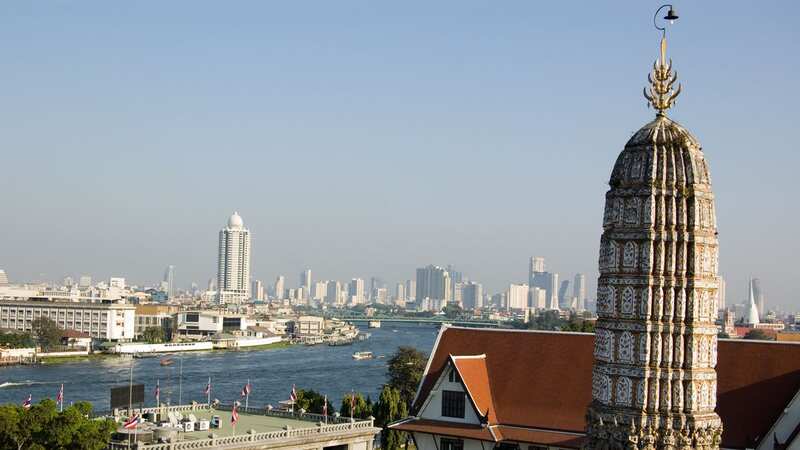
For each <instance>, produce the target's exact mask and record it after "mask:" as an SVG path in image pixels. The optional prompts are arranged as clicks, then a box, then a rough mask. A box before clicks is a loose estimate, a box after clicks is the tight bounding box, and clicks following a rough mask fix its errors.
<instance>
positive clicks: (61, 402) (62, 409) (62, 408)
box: [58, 383, 64, 412]
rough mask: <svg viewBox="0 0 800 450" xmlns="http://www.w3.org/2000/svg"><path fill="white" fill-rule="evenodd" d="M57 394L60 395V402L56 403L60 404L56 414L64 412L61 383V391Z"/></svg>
mask: <svg viewBox="0 0 800 450" xmlns="http://www.w3.org/2000/svg"><path fill="white" fill-rule="evenodd" d="M59 393H60V394H61V395H60V397H61V401H60V402H58V403H59V404H60V406H59V411H58V412H64V383H61V390H60V391H59Z"/></svg>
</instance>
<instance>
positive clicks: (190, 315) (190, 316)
mask: <svg viewBox="0 0 800 450" xmlns="http://www.w3.org/2000/svg"><path fill="white" fill-rule="evenodd" d="M176 317H177V318H178V320H177V325H176V331H177V332H178V334H179V335H182V336H195V337H209V336H213V335H215V334H218V333H223V332H225V333H238V332H242V331H244V330H246V329H247V325H248V323H247V318H246V317H245V316H244V315H242V314H232V313H226V312H219V311H184V312H180V313H178V314H177V315H176Z"/></svg>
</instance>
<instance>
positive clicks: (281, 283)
mask: <svg viewBox="0 0 800 450" xmlns="http://www.w3.org/2000/svg"><path fill="white" fill-rule="evenodd" d="M274 291H275V292H274V294H275V298H276V299H277V300H283V299H284V298H286V277H284V276H283V275H278V278H276V279H275V288H274Z"/></svg>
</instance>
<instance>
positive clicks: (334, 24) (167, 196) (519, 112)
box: [0, 2, 800, 309]
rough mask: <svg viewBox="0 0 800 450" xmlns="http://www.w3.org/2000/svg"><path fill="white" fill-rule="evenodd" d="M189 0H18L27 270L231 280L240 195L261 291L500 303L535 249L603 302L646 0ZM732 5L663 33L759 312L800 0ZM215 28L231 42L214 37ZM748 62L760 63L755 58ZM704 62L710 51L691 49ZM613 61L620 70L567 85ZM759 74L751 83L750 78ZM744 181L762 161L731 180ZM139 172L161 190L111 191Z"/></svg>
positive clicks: (702, 7) (19, 259) (21, 273)
mask: <svg viewBox="0 0 800 450" xmlns="http://www.w3.org/2000/svg"><path fill="white" fill-rule="evenodd" d="M184 5H185V4H181V3H180V2H178V3H175V4H171V5H164V6H163V7H161V8H159V9H158V10H157V14H156V10H155V9H153V8H152V7H148V6H146V5H127V6H125V7H124V13H123V12H120V10H116V9H115V10H114V11H112V10H111V9H110V8H111V6H108V5H104V4H102V3H99V2H86V3H81V4H73V5H60V6H55V7H51V6H47V7H45V6H43V5H28V4H14V5H5V6H4V14H3V15H2V16H3V17H4V19H2V20H3V23H2V24H3V27H0V36H2V37H3V38H5V39H4V40H5V41H6V42H14V45H12V46H10V47H9V49H8V52H9V53H8V61H9V63H8V64H7V70H8V80H9V81H8V82H7V83H5V85H4V86H3V87H0V95H3V98H4V102H5V104H6V108H4V112H3V113H2V114H3V120H4V123H5V124H6V128H7V132H6V133H4V135H3V144H4V147H5V148H8V149H11V150H10V151H8V152H7V153H8V155H6V159H5V163H6V164H8V165H9V167H16V168H31V167H36V168H37V179H38V180H39V181H38V182H37V183H31V182H30V176H31V172H30V171H29V170H13V171H10V173H9V174H8V175H7V176H6V177H4V178H3V180H0V189H3V191H4V192H7V193H11V194H13V195H9V196H8V201H7V204H6V205H5V208H6V211H5V212H6V214H5V217H6V220H5V221H4V222H3V223H2V224H0V235H2V236H3V238H2V239H0V248H3V254H2V255H0V267H2V268H4V269H5V270H6V271H7V272H8V273H9V276H10V277H11V279H12V281H13V280H34V279H36V278H40V274H42V273H44V274H45V277H44V278H47V279H49V280H59V279H61V278H63V277H64V276H65V275H71V276H77V275H80V274H81V273H89V274H92V275H93V276H95V277H96V278H106V279H107V278H108V277H110V276H113V275H117V274H125V276H126V277H128V278H129V279H131V280H141V281H144V280H154V281H155V280H158V279H160V278H161V273H162V271H163V268H164V267H165V266H166V265H168V264H169V265H174V266H175V267H176V269H177V277H176V278H177V283H178V285H179V286H184V285H186V284H188V283H189V282H190V280H191V281H196V282H198V283H199V284H201V285H202V284H204V280H207V279H208V278H210V277H213V276H214V271H215V268H214V267H213V261H214V254H215V248H214V246H213V244H211V245H209V234H210V233H211V235H212V236H213V232H214V231H213V230H217V229H218V228H219V225H220V223H219V218H220V217H225V216H226V215H227V214H230V211H231V210H239V211H241V212H242V213H243V214H245V215H246V216H247V218H248V225H249V227H250V228H251V229H252V230H254V233H255V237H254V242H253V252H254V260H253V267H252V274H253V278H256V279H260V280H263V281H265V282H267V281H268V280H272V279H274V277H275V276H277V275H278V274H283V275H287V276H289V280H290V281H294V278H295V275H294V274H296V273H297V272H298V271H299V270H302V268H303V267H306V266H308V267H311V268H312V269H313V270H314V273H315V274H319V277H320V279H340V280H348V279H350V278H352V277H353V276H359V277H362V278H364V279H369V278H370V277H372V276H373V275H377V276H380V277H382V278H384V279H386V280H402V279H408V278H411V277H412V273H413V271H414V270H415V268H417V267H420V266H423V265H425V264H430V263H434V264H447V263H452V264H455V265H456V266H457V267H458V268H459V269H460V270H463V271H464V272H465V273H469V274H472V276H474V277H475V278H476V279H478V280H479V281H480V282H481V283H482V284H483V285H484V287H486V289H487V290H488V291H491V292H497V291H500V290H502V289H503V286H504V285H506V284H508V283H510V282H524V280H525V265H526V260H527V258H528V257H529V256H530V255H532V254H538V255H545V256H547V258H548V260H549V261H550V263H549V264H550V267H551V268H552V270H553V271H554V272H558V273H559V274H561V276H562V279H569V277H571V275H572V274H574V273H576V272H577V273H586V274H587V280H586V281H587V283H586V288H587V295H588V296H589V297H594V296H595V283H596V279H597V271H596V267H595V266H596V253H597V249H598V246H599V242H598V240H597V237H596V234H597V231H598V230H599V229H600V227H601V224H600V222H599V220H598V219H597V214H596V213H597V208H598V207H597V205H598V204H599V201H600V200H601V196H599V195H598V194H597V192H598V191H597V187H598V186H604V185H605V183H607V181H608V179H607V174H606V173H605V171H604V170H598V168H605V167H608V166H609V165H610V164H612V163H613V159H614V157H615V155H616V153H617V152H618V151H619V149H620V148H621V143H620V135H624V134H625V133H628V132H632V131H633V129H620V124H638V123H642V122H643V121H645V120H647V118H649V117H650V115H651V112H650V111H648V110H647V109H646V108H645V106H644V102H643V101H642V100H641V99H640V97H639V96H640V91H639V90H638V89H633V88H632V86H642V85H643V80H642V79H641V70H642V69H641V68H642V67H643V64H644V63H645V62H647V61H652V55H653V52H654V43H653V42H652V40H648V39H635V40H631V39H630V36H631V35H636V36H645V35H647V33H651V32H652V29H651V28H650V27H651V26H652V24H650V23H647V21H642V20H641V17H642V16H643V15H644V16H649V15H650V14H651V13H652V11H651V9H652V6H653V5H651V4H642V3H639V2H628V3H626V4H625V5H624V6H621V7H619V8H607V7H606V6H605V5H601V4H588V5H582V8H581V9H580V10H576V9H575V8H572V7H570V5H558V4H549V5H533V4H525V3H523V2H518V3H509V4H507V5H504V7H503V8H502V9H498V8H496V7H494V6H489V5H481V4H477V3H458V4H456V3H442V4H436V5H427V4H426V5H425V6H424V7H420V6H419V5H417V6H413V5H412V6H398V5H395V6H384V7H378V6H366V5H352V4H351V5H349V6H343V7H342V6H337V7H334V6H332V5H320V6H319V7H318V8H316V9H315V10H313V11H308V10H307V9H303V8H301V7H300V6H294V5H269V6H267V5H259V4H257V3H248V4H246V6H242V7H241V8H237V9H236V10H235V11H234V10H224V11H220V10H219V9H218V8H216V7H213V6H211V4H209V3H202V2H201V3H197V4H193V5H192V7H191V8H186V7H184ZM453 5H458V7H453ZM721 5H723V4H722V3H716V2H714V3H704V4H685V5H681V10H682V11H683V12H685V17H686V18H687V19H686V20H682V21H681V22H680V23H679V24H676V29H679V30H680V33H675V36H673V37H672V38H671V42H672V44H671V48H672V49H673V50H672V51H673V54H674V55H675V56H676V57H679V58H680V60H681V61H682V66H681V71H682V75H683V76H686V77H690V78H691V79H692V85H691V86H690V87H689V88H688V89H690V90H691V92H692V95H687V96H686V97H685V98H684V99H681V101H680V102H679V104H678V106H677V107H676V108H675V111H674V113H673V116H674V117H675V119H676V120H678V121H679V122H682V123H684V122H685V123H691V124H692V127H693V129H696V130H699V132H698V133H699V136H698V138H699V139H701V141H702V142H703V143H704V145H705V147H704V151H705V152H706V154H707V157H708V159H709V161H710V162H711V164H712V165H713V166H714V167H715V171H714V185H715V191H716V193H717V209H718V216H719V220H720V222H721V223H724V226H723V227H722V228H721V229H720V241H721V246H722V252H723V253H724V256H725V257H724V258H722V261H723V262H722V265H721V267H720V273H721V274H722V275H724V276H725V278H726V279H727V281H728V295H727V296H728V303H729V304H734V303H739V302H741V301H743V300H745V299H746V298H747V296H746V286H747V279H748V278H750V277H757V278H759V279H760V280H761V283H762V284H763V286H764V297H765V298H766V302H767V304H768V305H771V306H780V307H783V308H787V309H794V308H796V307H797V306H798V305H797V300H796V294H795V293H794V291H793V289H792V287H793V286H792V284H791V283H790V282H789V281H788V280H790V279H791V275H792V273H791V270H792V267H793V264H792V263H793V256H794V253H795V250H796V249H797V246H798V244H797V242H794V241H791V240H789V241H785V240H782V239H779V238H777V237H778V236H784V235H792V232H793V230H794V229H796V228H797V227H798V225H800V218H799V217H798V213H797V211H794V210H793V209H792V208H787V207H786V205H790V204H792V199H791V196H792V195H793V194H794V192H795V191H796V188H795V187H794V186H793V184H791V181H792V180H793V174H792V170H793V169H792V168H793V167H795V166H797V165H798V163H800V160H798V158H800V156H799V155H800V154H798V152H793V151H791V145H788V146H787V145H786V143H787V142H790V143H791V142H793V136H792V134H791V129H792V127H791V122H790V120H791V118H793V117H794V114H795V113H794V106H793V105H795V104H797V102H798V100H800V98H798V96H799V95H800V94H799V93H798V92H795V91H793V90H785V89H782V87H783V86H786V85H789V84H791V81H792V80H791V75H790V74H794V73H797V69H798V62H797V61H795V60H794V59H792V58H786V57H785V55H787V54H792V53H793V51H794V48H793V45H792V43H793V42H796V41H797V30H796V29H795V27H793V26H792V24H791V22H790V21H789V20H790V18H791V17H794V16H796V15H797V14H796V13H797V12H798V10H797V9H798V5H796V4H794V3H786V2H778V3H776V4H768V5H762V6H761V7H760V8H758V9H756V10H753V9H751V8H722V7H721ZM406 8H408V9H406ZM420 11H424V13H422V12H420ZM98 15H103V16H104V20H102V21H100V20H95V19H96V18H97V17H98ZM153 16H158V17H161V20H159V21H153V20H152V17H153ZM531 17H537V18H544V19H546V20H539V21H537V23H536V24H535V26H532V25H531V22H530V18H531ZM699 17H702V18H703V19H702V20H698V19H697V18H699ZM11 19H13V20H11ZM209 22H213V23H215V24H217V26H218V27H219V34H220V36H224V38H220V39H219V40H215V39H208V38H207V37H206V36H207V33H205V32H204V31H205V30H206V28H205V27H204V25H205V24H207V23H209ZM409 22H412V23H414V25H415V26H414V27H408V26H407V25H408V23H409ZM234 24H236V25H235V26H234ZM142 27H146V29H147V31H148V32H147V33H141V29H142ZM731 28H736V29H738V30H741V33H736V34H734V35H731V34H729V33H727V30H729V29H731ZM478 30H480V31H478ZM100 36H102V39H100V38H98V37H100ZM184 36H186V37H188V38H186V39H184ZM554 39H558V40H559V42H560V43H561V44H562V45H560V46H559V47H558V50H557V51H554V50H553V46H552V45H551V44H552V41H553V40H554ZM76 48H80V49H81V51H80V52H76V51H75V49H76ZM618 48H625V49H627V50H626V51H625V52H618V51H613V49H618ZM743 53H751V54H758V55H759V63H758V64H757V65H752V64H751V65H744V66H742V65H740V64H739V63H738V61H739V60H740V58H741V55H742V54H743ZM708 55H714V58H715V59H717V60H719V61H720V64H719V65H717V64H707V63H703V64H701V63H700V62H702V61H707V59H708V57H709V56H708ZM100 61H102V63H101V62H100ZM209 62H211V66H213V67H214V70H207V68H208V67H209ZM601 64H602V66H603V67H614V68H615V70H608V71H604V72H596V73H595V72H593V73H592V74H591V76H592V77H593V80H594V82H592V83H586V82H581V81H580V80H581V79H583V78H579V77H577V75H575V74H578V73H585V71H586V68H587V67H598V66H600V65H601ZM410 67H413V68H414V69H413V71H411V70H410V69H409V68H410ZM755 84H757V85H759V86H760V88H759V89H760V90H759V94H758V95H754V94H753V93H752V92H749V91H746V90H742V89H741V87H742V86H750V85H755ZM611 99H614V101H611ZM155 106H157V107H155ZM752 111H757V112H758V114H753V113H752ZM43 117H46V118H47V119H48V120H47V121H46V123H47V124H48V127H47V130H44V131H46V132H43V130H42V129H41V126H42V123H45V121H43ZM607 118H608V119H607ZM610 118H613V120H612V119H610ZM729 129H739V130H745V132H743V133H737V134H736V136H735V137H734V136H732V135H731V134H730V133H727V130H729ZM753 129H757V130H759V132H758V133H753V132H748V131H747V130H753ZM97 130H103V131H102V132H98V131H97ZM309 130H314V132H313V133H311V132H309ZM365 130H369V132H365ZM589 136H591V137H590V138H589ZM753 148H758V149H765V151H759V152H758V157H754V156H753V155H754V153H753V152H752V151H751V149H753ZM767 150H768V151H767ZM223 153H227V154H226V157H229V158H230V161H237V162H239V163H240V164H238V165H237V166H236V169H237V170H236V171H235V172H234V171H228V172H226V174H227V175H229V176H231V177H235V178H236V180H237V182H236V183H226V182H217V181H216V180H218V174H219V166H220V161H221V159H220V155H221V154H223ZM42 161H47V164H42V163H41V162H42ZM242 161H244V163H241V162H242ZM467 173H470V174H472V175H477V177H476V176H473V177H465V175H466V174H467ZM753 173H759V174H761V173H763V174H769V176H768V177H766V178H767V180H766V181H765V182H764V183H758V184H753V185H747V186H744V185H743V184H742V183H740V180H742V179H746V178H747V177H751V176H752V174H753ZM75 174H78V176H75ZM141 177H151V178H152V179H153V180H157V182H153V183H137V182H120V180H137V179H139V178H141ZM209 180H214V181H209ZM544 192H547V193H548V194H547V195H543V194H541V193H544ZM537 193H538V195H537ZM534 197H535V198H536V201H535V202H533V201H531V198H534ZM433 198H437V199H439V198H446V199H447V202H445V203H441V202H439V201H436V202H434V201H432V199H433ZM231 199H235V200H231ZM520 205H528V206H527V207H523V208H520ZM741 205H747V207H746V208H744V207H742V206H741ZM464 210H472V211H475V212H476V214H473V215H471V216H467V215H465V214H463V213H462V214H455V212H456V211H464ZM511 211H514V214H510V212H511ZM775 211H780V212H781V213H780V214H776V213H775ZM54 214H58V217H59V221H58V224H57V226H56V225H54V222H53V221H52V217H53V215H54ZM89 224H91V225H89ZM752 233H756V234H758V235H759V236H764V238H763V239H762V240H760V241H759V242H756V241H754V240H751V239H746V237H747V236H748V235H750V234H752ZM211 242H213V238H212V239H211ZM564 276H566V277H568V278H564Z"/></svg>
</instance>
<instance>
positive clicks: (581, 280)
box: [572, 273, 586, 311]
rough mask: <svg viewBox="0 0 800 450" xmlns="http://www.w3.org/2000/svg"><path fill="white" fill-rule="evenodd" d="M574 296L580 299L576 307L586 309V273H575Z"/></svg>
mask: <svg viewBox="0 0 800 450" xmlns="http://www.w3.org/2000/svg"><path fill="white" fill-rule="evenodd" d="M572 296H573V297H575V298H576V299H578V303H577V305H575V309H577V310H578V311H583V310H584V309H586V275H584V274H582V273H576V274H575V280H574V281H573V283H572Z"/></svg>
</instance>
